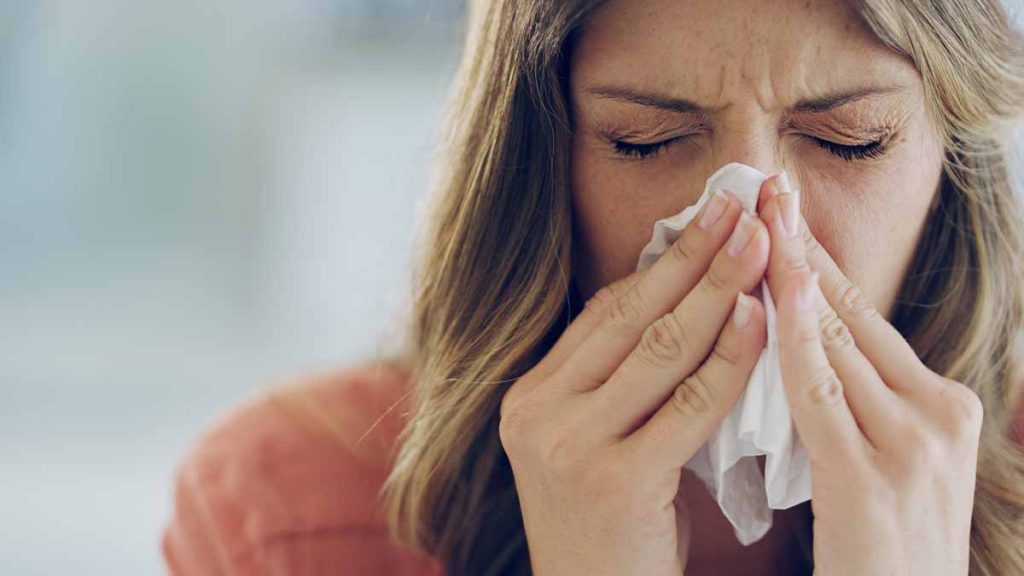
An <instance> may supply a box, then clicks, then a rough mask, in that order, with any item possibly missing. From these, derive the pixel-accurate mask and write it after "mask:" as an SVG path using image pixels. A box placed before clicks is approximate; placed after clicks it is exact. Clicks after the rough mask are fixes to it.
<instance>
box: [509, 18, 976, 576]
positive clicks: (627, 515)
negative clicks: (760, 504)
mask: <svg viewBox="0 0 1024 576" xmlns="http://www.w3.org/2000/svg"><path fill="white" fill-rule="evenodd" d="M570 85H571V90H572V97H573V111H574V126H575V128H576V135H575V138H574V143H573V177H574V181H573V201H574V208H575V211H576V223H577V226H576V229H577V233H578V236H577V238H576V242H577V246H578V248H579V258H578V260H577V262H576V265H577V268H576V270H575V271H574V272H575V274H576V279H577V281H578V283H579V286H580V288H581V290H583V291H584V292H585V293H586V295H587V296H590V298H589V300H588V302H587V306H586V307H585V309H584V310H583V312H582V313H581V314H580V315H579V316H578V317H577V318H576V319H575V320H574V321H573V323H572V324H571V325H570V326H569V327H568V328H567V329H566V330H565V332H564V333H563V334H562V336H561V338H560V339H559V340H558V342H557V343H556V344H555V346H554V347H553V348H552V350H551V351H550V352H549V353H548V354H547V355H546V356H545V357H544V358H543V359H542V360H541V361H540V362H539V363H538V364H537V365H536V366H535V367H533V368H532V369H531V370H530V371H529V372H528V373H527V374H526V375H525V376H524V377H523V378H521V379H519V380H518V381H517V382H516V383H515V384H514V385H513V386H511V387H510V389H509V391H508V393H507V394H506V395H505V397H504V398H503V399H502V404H501V424H500V426H499V433H500V437H501V441H502V444H503V446H504V448H505V450H506V453H507V454H508V456H509V460H510V463H511V465H512V469H513V472H514V474H515V479H516V486H517V490H518V492H519V498H520V505H521V507H522V512H523V520H524V527H525V530H526V535H527V540H528V542H529V544H530V554H531V562H532V563H533V567H534V571H535V573H537V574H540V575H543V574H627V573H636V574H654V575H658V574H680V573H682V571H683V570H684V568H685V570H686V573H687V574H690V575H693V574H703V573H709V574H711V573H723V572H727V571H728V572H737V571H742V573H745V574H757V573H766V574H768V573H789V572H791V571H790V570H786V567H787V566H789V567H792V565H791V564H787V561H789V560H791V559H792V558H793V555H794V551H793V549H792V542H791V541H789V540H788V539H787V530H789V528H788V526H787V522H786V513H785V511H781V512H776V516H775V518H776V521H775V525H774V526H773V528H772V530H771V531H770V532H769V534H768V536H766V537H765V539H764V540H762V541H761V542H759V543H758V544H755V545H754V546H750V547H743V546H741V545H739V543H738V542H736V540H735V537H734V536H733V535H732V532H731V528H730V527H729V525H728V523H727V522H726V521H725V519H724V518H723V517H722V516H721V512H720V511H719V510H718V509H717V506H716V505H715V504H714V502H713V501H711V500H710V496H709V495H708V494H707V493H706V490H705V489H704V488H703V487H702V486H700V485H699V484H698V483H697V482H696V480H695V479H694V478H692V476H690V475H689V474H690V473H689V472H688V471H685V470H683V469H682V466H683V465H684V464H685V462H686V461H687V460H688V459H689V458H690V457H691V456H692V455H693V454H694V453H695V452H696V451H697V449H698V448H699V447H700V446H701V444H703V442H704V441H706V440H707V438H708V437H709V436H710V434H711V433H712V432H713V431H714V429H715V428H716V427H717V425H718V424H719V422H720V421H721V418H722V417H724V415H725V414H727V413H728V412H729V410H730V409H731V408H732V405H733V403H734V402H735V401H736V399H737V398H738V397H739V395H740V393H741V392H742V387H743V385H744V384H745V383H746V381H747V379H748V377H749V374H750V370H751V369H752V367H753V365H754V363H755V362H756V359H757V355H758V354H759V352H760V350H761V348H762V347H763V346H764V341H765V322H764V310H763V307H762V306H761V304H760V303H759V302H758V301H757V300H756V299H752V298H749V297H746V296H745V294H749V293H750V292H751V291H752V290H753V288H754V287H755V286H756V285H757V284H759V282H760V281H761V279H762V278H767V280H768V282H769V288H770V290H771V291H772V293H773V295H775V296H776V303H777V310H778V330H779V341H780V350H781V369H782V374H783V380H784V384H785V388H786V396H787V399H788V401H789V404H790V408H791V411H792V413H793V419H794V422H795V424H796V427H797V432H798V434H799V435H800V438H801V440H802V441H803V443H804V445H805V447H806V448H807V451H808V454H809V456H810V459H811V467H812V468H811V471H812V483H813V489H812V504H811V505H812V508H813V512H814V516H815V521H814V558H815V564H816V569H817V572H818V573H820V574H830V575H833V574H868V573H900V574H907V573H921V574H966V573H967V565H968V564H967V562H968V554H969V529H970V517H971V509H972V505H973V491H974V478H975V471H976V459H977V444H978V438H979V435H980V427H981V420H982V408H981V403H980V401H979V400H978V399H977V397H976V396H975V395H974V394H973V393H972V392H970V391H969V390H968V389H967V388H966V387H965V386H963V385H961V384H959V383H957V382H953V381H950V380H948V379H945V378H942V377H941V376H939V375H937V374H935V373H933V372H931V371H930V370H929V369H928V368H927V367H925V366H924V365H923V364H922V363H921V362H920V361H919V359H918V358H917V356H916V354H914V352H913V350H912V349H911V347H910V346H909V344H907V343H906V341H905V340H903V338H902V337H901V336H900V334H899V333H898V331H896V330H895V329H894V328H893V327H892V326H891V325H890V324H889V322H888V321H887V318H888V313H889V311H890V310H891V306H892V302H893V299H894V297H895V294H896V290H897V289H898V287H899V279H900V278H902V276H903V275H904V274H905V271H906V267H907V265H908V262H909V258H910V255H911V254H912V252H913V249H914V247H915V244H916V241H917V238H918V237H919V234H920V230H921V226H922V223H923V222H924V219H925V218H926V217H927V216H928V212H929V207H930V206H931V204H932V201H933V200H934V198H935V194H936V190H937V186H938V182H939V174H940V169H941V149H942V148H941V144H940V140H939V138H938V136H937V132H936V131H935V130H934V129H933V126H932V124H930V123H929V120H928V118H927V114H926V112H925V109H924V104H923V99H922V85H921V80H920V77H919V75H918V74H917V72H916V70H915V69H914V67H913V66H912V65H911V64H910V63H909V62H908V61H906V60H905V59H902V58H901V57H899V56H897V55H895V54H893V53H891V52H889V51H887V50H886V49H885V48H884V47H883V46H882V45H881V44H880V43H879V42H878V40H877V39H875V38H874V37H873V36H872V35H871V34H870V31H868V30H867V29H866V28H865V26H864V25H863V23H861V22H860V21H859V20H858V19H857V17H856V15H855V14H853V13H852V12H850V11H849V10H848V9H847V8H846V7H845V6H844V5H842V4H840V3H837V2H808V3H805V2H801V3H799V4H798V3H796V2H791V1H789V0H785V1H780V0H772V1H771V2H768V1H767V0H764V1H755V2H750V1H744V2H740V1H732V0H723V1H720V2H715V3H709V2H699V1H696V0H694V1H675V2H669V1H665V2H654V1H651V2H644V3H640V2H625V1H623V2H610V3H609V4H607V5H606V6H604V7H603V8H602V9H601V10H600V11H599V12H598V13H597V15H596V16H595V17H594V18H593V19H592V20H590V21H589V22H588V23H587V25H586V27H585V28H584V33H583V34H582V36H581V38H580V39H579V44H578V46H577V49H576V51H575V52H574V60H573V63H572V69H571V78H570ZM879 86H889V87H892V86H900V87H901V88H900V89H899V90H894V91H890V92H887V93H885V94H876V95H872V96H868V97H865V98H860V99H855V100H851V101H847V102H846V103H844V104H842V105H839V106H835V107H833V108H830V109H828V110H817V111H806V110H805V111H797V110H795V109H793V107H794V106H795V104H796V103H798V102H801V101H804V100H808V99H820V98H821V97H823V96H827V95H830V94H835V93H842V92H849V91H850V90H857V89H863V88H865V87H879ZM595 87H600V89H597V88H595ZM609 87H611V88H614V89H615V90H617V92H615V94H617V95H618V96H621V95H622V94H623V93H624V92H623V89H624V88H625V89H630V90H633V91H634V92H637V91H642V92H645V93H652V92H653V93H657V94H660V95H661V96H662V97H669V98H676V99H683V100H686V101H689V102H691V103H696V104H697V105H699V106H701V107H703V108H705V110H704V111H703V113H694V112H686V113H680V112H665V111H663V110H654V109H652V108H651V107H650V106H646V105H641V104H638V103H636V102H632V101H625V100H624V99H623V98H621V97H615V98H610V97H608V95H609V94H610V93H612V90H611V89H610V88H609ZM883 132H884V133H885V141H886V142H887V149H886V152H885V153H884V154H882V155H881V156H879V157H877V158H874V159H870V160H854V161H852V162H850V161H847V160H845V159H843V158H840V157H838V156H835V155H833V154H831V153H830V152H829V151H828V150H825V149H822V148H821V147H820V146H818V144H816V143H815V141H814V140H813V139H814V138H823V139H824V138H828V139H830V140H833V141H836V142H841V143H846V144H856V143H864V142H867V141H869V140H870V139H871V138H873V137H877V136H878V135H879V134H881V133H883ZM687 134H692V135H693V136H692V137H691V138H689V139H687V140H685V141H678V142H676V143H675V144H672V145H671V146H668V147H666V148H663V149H662V150H661V151H660V152H659V153H658V154H656V155H654V156H650V157H648V158H647V159H644V160H637V159H629V158H622V157H619V156H616V155H615V153H614V147H613V145H612V142H611V139H622V140H626V141H629V142H634V143H652V142H656V141H659V140H664V139H666V138H669V137H674V136H679V135H687ZM611 135H614V137H613V138H610V136H611ZM866 135H867V136H866ZM870 135H874V136H870ZM729 161H740V162H744V163H746V164H750V165H752V166H755V167H757V168H759V169H761V170H762V171H763V172H766V173H769V174H775V173H778V172H779V171H780V170H782V169H783V168H784V169H786V171H787V174H788V180H789V182H790V186H786V185H785V181H784V179H783V178H780V177H779V176H773V177H772V178H770V179H769V180H767V181H766V182H765V184H764V185H763V186H762V189H761V192H760V198H759V203H758V215H757V216H753V217H752V216H749V215H746V216H741V212H742V211H741V209H740V207H739V204H738V202H737V201H736V199H735V198H734V197H731V195H727V196H726V199H727V203H726V204H725V206H724V208H723V210H722V213H721V215H720V217H719V218H718V219H717V221H715V222H713V223H712V224H710V225H709V226H708V227H706V228H703V227H701V226H699V225H698V222H699V221H701V220H702V219H703V214H704V213H707V211H709V209H707V208H706V209H705V212H704V213H702V215H698V217H697V218H696V219H695V220H694V221H693V222H691V223H690V225H689V226H688V227H687V228H686V229H685V230H684V231H683V234H682V236H681V237H680V239H679V240H678V241H677V242H676V244H675V245H673V246H672V247H670V249H669V250H668V251H667V252H666V253H665V255H663V257H662V258H661V259H659V260H658V262H656V263H655V264H654V265H653V266H652V267H651V268H649V269H647V270H644V271H641V272H636V273H634V272H633V270H634V268H635V264H636V258H637V256H638V254H639V252H640V250H641V248H642V247H643V245H644V244H645V243H646V242H647V240H648V239H649V237H650V232H651V225H652V223H653V222H654V221H655V220H656V219H658V218H662V217H665V216H667V215H670V214H674V213H676V212H678V211H679V210H680V209H681V208H682V207H684V206H686V205H688V204H690V203H692V202H694V201H696V199H697V197H698V195H699V193H700V191H701V188H702V185H703V182H704V180H705V179H706V178H707V176H708V175H710V173H711V172H712V171H713V170H714V169H715V168H717V167H718V166H720V165H722V164H724V163H726V162H729ZM709 204H710V203H709ZM783 215H785V217H784V216H783ZM784 220H785V221H788V222H790V223H791V225H790V226H788V228H789V229H791V230H795V232H793V233H790V232H789V231H788V230H787V226H785V225H784V224H783V221H784ZM736 239H739V241H737V240H736ZM730 246H734V247H736V248H737V250H735V251H730V250H729V247H730ZM812 273H813V274H812ZM803 295H806V296H803ZM805 303H806V304H805ZM741 320H742V321H741Z"/></svg>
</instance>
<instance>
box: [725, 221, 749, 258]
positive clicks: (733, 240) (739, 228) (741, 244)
mask: <svg viewBox="0 0 1024 576" xmlns="http://www.w3.org/2000/svg"><path fill="white" fill-rule="evenodd" d="M753 236H754V217H753V216H751V215H750V214H749V213H748V212H747V211H746V210H744V211H742V212H740V221H739V222H737V223H736V228H735V229H733V231H732V236H729V242H728V244H727V245H726V247H725V251H726V252H728V253H729V255H730V256H732V257H733V258H735V257H737V256H739V254H740V252H743V249H744V248H746V247H747V244H749V243H750V239H751V237H753Z"/></svg>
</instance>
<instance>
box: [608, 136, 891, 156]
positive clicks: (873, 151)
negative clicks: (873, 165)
mask: <svg viewBox="0 0 1024 576" xmlns="http://www.w3.org/2000/svg"><path fill="white" fill-rule="evenodd" d="M685 138H686V137H685V136H680V137H677V138H670V139H669V140H663V141H661V142H654V143H651V144H632V143H629V142H623V141H622V140H615V141H613V144H614V146H615V153H616V154H618V155H620V156H623V157H626V158H630V159H632V160H644V159H646V158H648V157H650V156H654V155H657V154H658V153H659V152H660V151H661V150H662V149H663V148H665V147H666V146H668V145H670V144H673V143H675V142H676V141H678V140H683V139H685ZM811 139H812V140H814V142H815V144H817V145H818V146H821V147H822V148H824V149H825V150H828V151H829V152H831V153H832V154H835V155H836V156H839V157H840V158H842V159H843V160H846V161H847V162H853V161H855V160H865V159H868V158H877V157H879V156H881V155H882V154H885V152H886V144H885V143H884V142H883V141H882V140H875V141H874V142H868V143H867V144H857V145H853V146H849V145H845V144H836V143H835V142H831V141H829V140H822V139H820V138H813V137H812V138H811Z"/></svg>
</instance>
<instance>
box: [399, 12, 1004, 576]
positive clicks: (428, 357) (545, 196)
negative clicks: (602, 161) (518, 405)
mask: <svg viewBox="0 0 1024 576" xmlns="http://www.w3.org/2000/svg"><path fill="white" fill-rule="evenodd" d="M600 4H601V2H597V1H592V0H591V1H588V0H576V1H562V2H544V1H540V0H494V1H492V2H486V3H482V2H479V1H474V2H473V3H472V4H471V6H470V12H469V19H468V28H467V36H466V41H465V50H464V52H463V58H462V61H461V64H460V68H459V71H458V75H457V79H456V81H455V84H454V91H453V92H452V94H451V97H450V100H449V105H448V108H447V114H446V118H445V125H446V127H447V132H446V155H445V157H444V159H443V161H442V162H441V163H440V164H439V165H438V166H440V167H442V168H441V171H440V173H438V177H439V181H438V182H437V184H436V188H435V192H436V195H435V196H434V197H433V204H432V205H431V211H430V213H429V218H428V220H427V221H426V222H425V225H426V228H425V229H424V230H423V231H422V232H423V234H425V237H424V238H423V239H422V240H421V242H420V244H421V245H422V246H423V248H424V251H423V252H422V254H420V255H419V257H418V260H417V266H416V270H415V280H416V281H415V284H414V287H415V295H414V300H413V303H412V304H413V310H412V313H413V316H412V318H411V324H410V326H409V334H408V341H407V347H406V348H405V349H404V350H403V351H402V352H401V353H400V354H398V355H397V357H395V358H394V359H393V361H395V362H397V363H399V364H400V365H404V366H407V367H408V368H409V371H410V378H411V381H412V382H413V383H414V386H415V389H414V397H415V402H414V409H413V412H412V414H411V417H410V421H409V423H408V426H407V427H406V428H405V430H404V431H403V433H402V435H401V436H400V438H399V448H398V452H397V455H396V459H395V464H394V467H393V469H392V471H391V474H390V476H389V477H388V479H387V482H386V484H385V491H384V495H385V497H386V500H387V505H388V511H389V522H390V526H391V528H392V532H393V536H394V537H395V538H396V539H397V540H398V541H400V542H402V543H405V544H407V545H411V546H413V547H416V548H419V549H423V550H426V551H428V552H430V553H431V554H433V555H434V556H435V557H437V558H438V559H439V560H440V561H441V562H442V563H443V564H444V566H445V568H446V570H447V573H449V574H474V575H484V574H528V573H529V572H530V566H529V557H528V551H527V546H526V539H525V536H524V533H523V527H522V519H521V517H520V511H519V503H518V500H517V495H516V491H515V486H514V483H513V478H512V474H511V471H510V468H509V464H508V461H507V459H506V456H505V454H504V451H503V450H502V447H501V444H500V442H499V439H498V433H497V424H498V407H499V402H500V399H501V397H502V395H503V393H504V391H505V390H506V389H507V387H508V386H509V385H510V384H511V383H512V382H513V381H514V380H515V379H516V378H517V376H518V375H521V374H523V373H524V372H525V371H526V370H528V369H529V368H530V367H531V366H532V365H533V364H534V363H536V362H537V361H538V360H539V359H540V358H541V357H542V356H543V355H544V354H545V353H546V351H547V350H548V349H549V347H550V346H551V345H552V344H553V342H554V340H555V339H557V337H558V335H559V334H560V333H561V331H562V330H563V329H564V328H565V326H566V325H567V324H568V323H569V322H570V321H571V319H572V318H573V317H574V315H575V314H576V313H577V312H578V311H579V309H580V307H581V306H582V302H581V301H580V300H581V299H580V295H579V292H578V290H577V289H576V287H575V283H574V281H573V279H572V278H570V277H569V274H568V272H567V271H568V270H571V269H572V266H571V263H572V261H571V259H572V258H573V257H574V252H573V250H572V247H573V244H572V222H571V205H570V194H569V148H568V146H569V139H570V136H571V125H570V121H569V119H570V115H569V111H568V108H567V106H568V105H567V102H568V99H567V92H566V90H567V85H566V83H567V77H568V75H567V70H568V68H567V65H568V61H569V59H570V57H571V50H572V45H573V38H574V36H575V34H576V33H577V31H578V30H579V27H580V26H581V25H582V24H583V22H584V21H585V19H586V17H587V15H588V14H589V13H590V12H591V11H592V10H593V9H594V8H596V7H597V6H599V5H600ZM854 5H855V6H856V8H857V9H858V11H859V12H860V14H861V15H862V16H863V18H864V19H865V20H866V22H867V23H868V24H869V25H870V27H871V29H872V30H873V31H874V32H875V34H877V36H878V37H879V38H880V39H881V40H882V41H883V42H884V43H885V44H886V45H888V46H889V47H890V48H891V49H892V50H894V51H896V52H898V53H900V54H903V55H905V56H907V57H909V58H910V59H912V60H913V62H914V63H915V64H916V65H917V67H918V69H919V70H920V72H921V74H922V78H923V81H924V86H925V98H926V106H927V109H928V112H929V114H930V117H931V119H932V120H933V122H934V123H935V125H937V126H939V127H940V130H941V133H942V135H943V138H944V141H945V158H944V175H943V178H942V186H941V189H940V191H939V193H938V198H937V199H936V202H937V204H936V205H935V206H936V208H935V211H934V213H933V217H932V218H930V219H929V221H928V223H927V225H926V229H925V231H924V233H923V236H922V238H921V240H920V245H919V247H918V250H917V253H916V259H915V260H914V262H913V264H912V267H911V269H910V270H909V271H908V274H907V276H906V277H905V278H904V279H903V282H902V287H901V290H900V293H899V296H898V299H897V302H896V304H895V307H894V309H893V313H892V322H893V324H894V325H896V327H897V328H898V329H899V330H900V331H901V332H902V333H903V335H904V336H905V337H906V338H907V339H908V341H909V342H910V343H911V344H912V345H913V347H914V349H915V350H916V351H917V352H918V354H919V355H920V357H921V359H922V360H923V361H924V363H925V364H926V365H928V366H929V367H930V368H931V369H932V370H934V371H936V372H938V373H940V374H943V375H945V376H947V377H949V378H952V379H954V380H957V381H959V382H963V383H964V384H966V385H967V386H969V387H970V388H971V389H973V390H974V391H975V392H976V393H977V394H978V396H979V397H980V398H981V400H982V401H983V403H984V406H985V423H984V429H983V433H982V438H981V446H980V451H979V462H978V472H977V483H976V493H975V502H974V515H973V519H972V526H971V570H970V573H971V574H1011V573H1012V574H1024V454H1022V452H1021V451H1019V450H1018V449H1017V448H1016V447H1015V445H1014V444H1013V443H1012V441H1011V439H1010V438H1009V435H1010V433H1011V425H1012V408H1013V407H1014V406H1015V405H1016V400H1017V394H1018V392H1019V390H1017V386H1015V385H1014V383H1015V382H1017V381H1018V379H1019V378H1020V377H1021V376H1022V374H1021V373H1020V372H1019V370H1020V352H1019V350H1017V349H1016V348H1015V338H1016V337H1017V335H1018V334H1020V332H1021V325H1022V322H1024V296H1022V287H1024V267H1022V266H1021V265H1020V263H1019V258H1020V257H1021V255H1022V254H1024V229H1022V227H1024V223H1022V222H1024V220H1022V211H1021V207H1020V204H1019V199H1018V198H1017V197H1016V196H1015V193H1014V183H1013V180H1012V178H1011V175H1010V173H1009V165H1008V164H1009V158H1010V145H1011V134H1012V133H1011V131H1010V129H1011V128H1014V127H1015V124H1014V123H1015V122H1016V121H1017V120H1018V119H1019V118H1020V116H1021V114H1022V111H1024V40H1022V38H1021V36H1020V35H1019V33H1018V32H1017V31H1016V30H1014V29H1013V28H1012V26H1011V24H1010V22H1009V20H1008V18H1007V15H1006V13H1005V11H1004V9H1003V7H1002V6H1001V4H1000V2H999V0H944V1H942V2H934V1H925V0H861V1H857V2H854ZM806 513H807V514H809V513H810V511H809V507H808V509H807V510H806ZM809 531H810V524H809V523H808V524H807V526H805V529H804V530H803V531H802V534H803V537H804V538H810V533H809ZM806 550H810V546H806Z"/></svg>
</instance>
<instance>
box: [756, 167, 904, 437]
mask: <svg viewBox="0 0 1024 576" xmlns="http://www.w3.org/2000/svg"><path fill="white" fill-rule="evenodd" d="M766 185H767V187H768V188H769V189H771V190H772V193H771V194H770V196H769V198H768V201H767V202H766V203H765V205H764V208H763V210H762V212H761V215H762V217H763V218H764V220H766V221H768V222H771V223H772V224H773V226H772V227H771V228H772V257H771V261H770V262H769V272H768V276H769V278H771V280H770V281H769V290H770V291H772V293H773V294H774V293H777V292H778V291H780V290H782V289H783V286H784V284H785V283H786V281H787V280H788V278H787V276H789V275H792V273H793V271H794V270H799V271H804V272H809V271H810V266H809V264H808V262H807V255H806V250H805V247H804V243H803V240H802V239H801V238H800V237H798V236H796V235H791V234H790V233H788V232H787V229H786V228H785V226H784V225H783V220H784V215H785V211H786V210H792V211H793V212H792V213H791V214H790V215H789V218H792V219H793V223H794V224H799V219H800V218H799V195H798V193H796V192H794V193H782V190H780V189H781V188H783V187H785V186H786V185H787V183H786V182H783V181H781V178H779V177H778V176H775V177H773V178H771V179H769V180H768V181H766ZM814 313H815V314H816V317H817V320H818V327H819V330H820V333H821V343H822V347H823V348H824V349H825V354H826V357H827V359H828V363H829V365H831V366H832V368H833V369H834V370H835V371H836V374H837V375H838V376H839V380H840V381H842V382H843V384H844V393H845V395H846V401H847V403H848V404H849V406H850V409H851V411H852V413H853V416H854V419H855V420H856V421H857V423H858V425H859V427H860V428H861V430H862V431H863V432H864V435H865V436H867V438H868V439H869V440H870V441H871V443H872V444H873V445H876V446H878V445H879V444H880V443H882V442H884V441H885V440H886V439H892V438H893V436H894V430H895V425H896V424H897V423H898V422H899V420H898V418H899V416H900V412H901V410H900V409H901V407H902V406H903V401H902V400H901V399H900V398H899V397H898V396H897V395H896V394H895V393H894V392H893V391H892V390H891V389H890V388H889V387H888V386H886V385H885V382H884V381H883V379H882V378H881V376H879V374H878V372H877V371H876V370H875V367H874V366H873V365H872V364H871V362H870V361H869V360H868V359H867V358H866V357H865V356H864V354H863V353H862V352H861V350H860V349H859V344H860V341H859V340H857V339H856V338H855V337H854V336H853V335H852V334H851V332H850V330H849V328H848V327H847V326H846V324H845V323H844V322H843V321H842V319H841V318H840V317H839V316H838V315H837V314H836V311H835V310H833V309H832V307H831V305H830V304H829V302H828V301H827V300H826V299H825V298H817V299H815V309H814Z"/></svg>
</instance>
